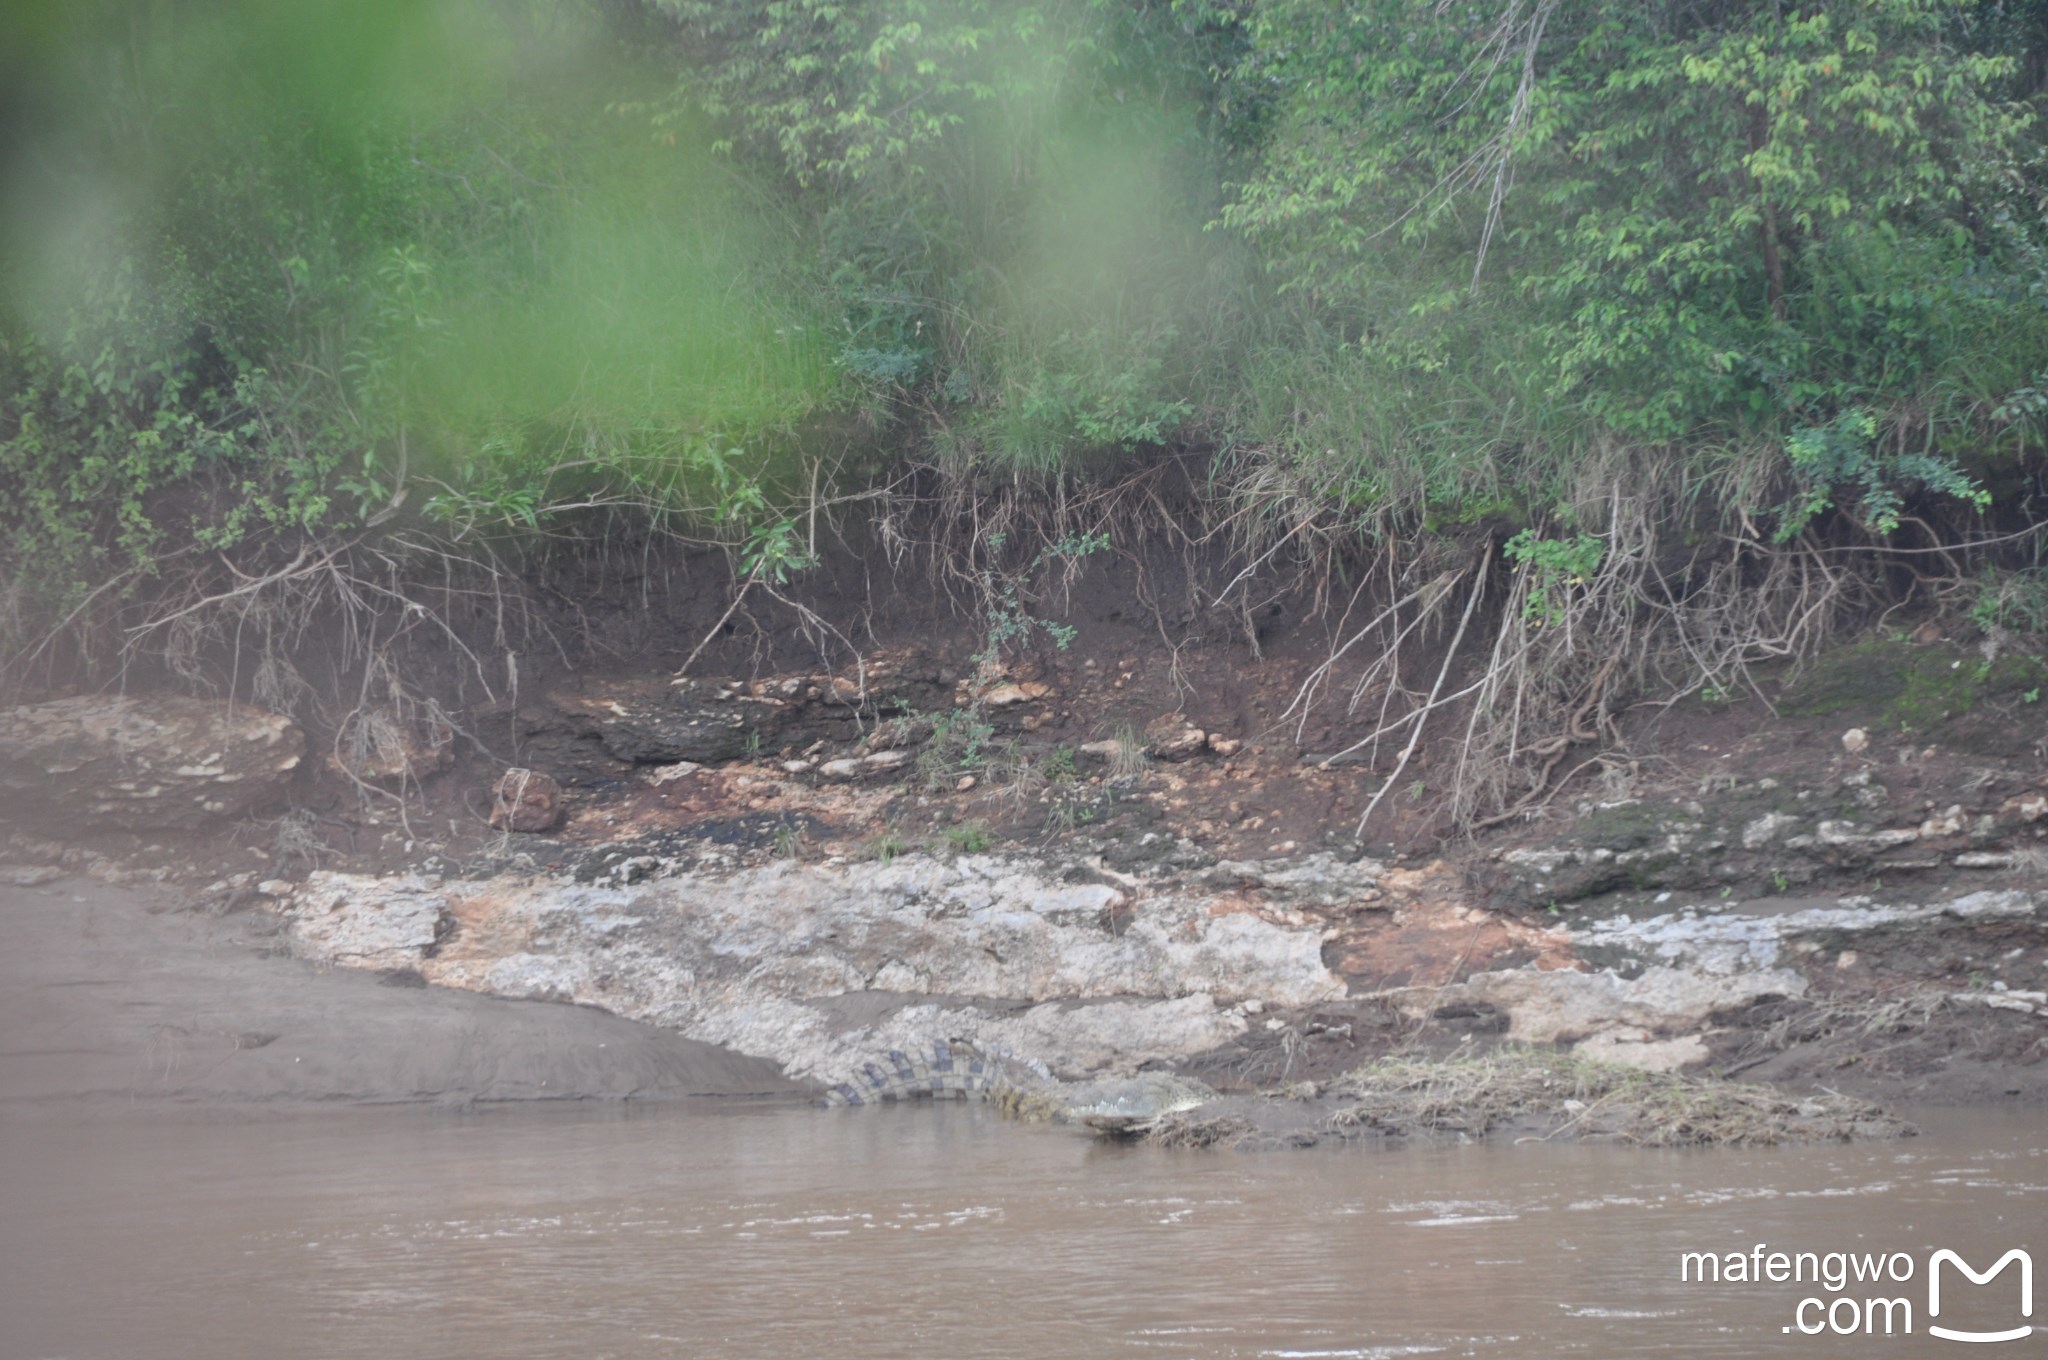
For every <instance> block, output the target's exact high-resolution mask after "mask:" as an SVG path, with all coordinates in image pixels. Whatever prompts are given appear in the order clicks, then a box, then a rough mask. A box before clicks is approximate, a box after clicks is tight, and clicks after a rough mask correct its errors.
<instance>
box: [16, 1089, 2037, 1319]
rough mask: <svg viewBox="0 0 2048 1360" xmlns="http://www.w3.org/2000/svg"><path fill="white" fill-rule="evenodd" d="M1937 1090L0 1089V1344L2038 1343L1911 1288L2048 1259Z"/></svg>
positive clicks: (2033, 1139)
mask: <svg viewBox="0 0 2048 1360" xmlns="http://www.w3.org/2000/svg"><path fill="white" fill-rule="evenodd" d="M1917 1113H1918V1116H1919V1118H1920V1120H1921V1123H1922V1126H1923V1128H1924V1129H1925V1130H1926V1132H1925V1135H1924V1136H1922V1137H1920V1138H1917V1139H1912V1140H1908V1141H1905V1142H1902V1143H1886V1144H1867V1145H1857V1146H1835V1145H1831V1146H1825V1147H1815V1148H1801V1149H1787V1150H1768V1151H1746V1152H1669V1151H1663V1152H1659V1151H1641V1150H1633V1149H1627V1148H1616V1147H1594V1146H1576V1147H1575V1146H1550V1145H1527V1144H1524V1145H1517V1144H1514V1143H1512V1142H1508V1143H1502V1144H1494V1143H1487V1144H1475V1145H1468V1146H1456V1147H1450V1146H1441V1147H1423V1146H1414V1147H1362V1148H1354V1149H1350V1150H1344V1151H1336V1152H1332V1151H1327V1150H1318V1151H1314V1152H1305V1153H1287V1154H1275V1153H1265V1154H1236V1153H1226V1152H1206V1153H1190V1152H1164V1151H1159V1150H1156V1149H1147V1148H1123V1147H1113V1146H1105V1145H1099V1144H1096V1143H1094V1142H1091V1141H1090V1140H1088V1139H1087V1138H1085V1137H1083V1136H1079V1135H1077V1134H1074V1133H1072V1132H1070V1131H1068V1130H1064V1129H1059V1128H1050V1127H1028V1126H1019V1125H1016V1124H1012V1123H1007V1122H1004V1121H1002V1120H1000V1119H998V1118H996V1117H994V1116H993V1115H992V1114H991V1113H990V1112H988V1111H987V1110H985V1109H982V1108H980V1107H972V1106H970V1107H960V1106H938V1107H931V1106H925V1107H909V1108H891V1109H883V1110H866V1111H817V1110H812V1109H809V1108H804V1107H799V1106H793V1105H790V1104H787V1103H776V1104H746V1103H717V1102H704V1103H699V1104H695V1105H684V1106H667V1107H655V1108H647V1109H632V1108H626V1107H618V1106H611V1107H601V1106H585V1107H571V1108H560V1109H534V1108H530V1107H529V1108H523V1109H497V1110H491V1111H488V1112H484V1113H472V1114H450V1113H445V1112H442V1113H435V1112H426V1111H419V1110H402V1109H395V1110H353V1111H335V1112H332V1113H319V1114H309V1115H295V1116H282V1115H266V1116H251V1117H236V1116H230V1115H223V1114H218V1113H215V1114H212V1115H202V1114H198V1113H192V1114H181V1115H172V1116H166V1115H156V1116H137V1117H134V1118H126V1119H109V1118H105V1117H98V1118H93V1119H89V1120H84V1121H80V1122H53V1121H47V1120H39V1121H33V1122H26V1123H17V1124H12V1125H7V1124H0V1357H5V1360H17V1358H27V1360H56V1358H57V1357H63V1358H64V1360H112V1358H114V1357H121V1358H123V1360H126V1358H128V1357H134V1358H135V1360H177V1358H178V1357H191V1358H192V1360H235V1358H236V1357H252V1358H254V1357H261V1358H262V1360H284V1358H287V1357H293V1358H299V1360H310V1358H312V1357H330V1356H332V1357H358V1356H360V1357H371V1356H379V1357H381V1356H421V1357H442V1356H447V1357H471V1356H477V1357H481V1356H491V1357H529V1356H531V1357H552V1356H562V1357H570V1356H574V1357H579V1360H605V1358H608V1357H619V1358H620V1360H624V1358H626V1357H634V1358H636V1360H637V1358H639V1357H650V1358H651V1357H698V1356H739V1357H752V1356H759V1357H829V1360H866V1358H867V1357H897V1356H901V1357H915V1358H916V1360H953V1358H954V1357H1007V1356H1016V1357H1068V1356H1091V1357H1092V1356H1111V1357H1115V1356H1129V1357H1148V1358H1149V1357H1210V1356H1247V1357H1254V1356H1255V1357H1274V1358H1275V1360H1311V1358H1314V1360H1324V1358H1329V1360H1336V1358H1337V1357H1355V1358H1359V1360H1364V1358H1368V1357H1370V1358H1373V1360H1377V1358H1379V1357H1398V1356H1480V1357H1516V1358H1518V1360H1519V1358H1521V1357H1542V1356H1574V1357H1591V1358H1593V1360H1606V1358H1613V1360H1621V1358H1623V1357H1631V1358H1632V1357H1645V1356H1754V1355H1788V1356H1789V1355H1808V1356H1851V1355H1857V1356H1860V1355H1884V1356H1920V1355H1928V1356H1939V1355H1943V1354H1951V1355H1962V1354H1972V1353H1977V1354H1983V1353H1990V1354H1996V1355H2000V1356H2004V1355H2011V1356H2014V1357H2024V1356H2043V1357H2048V1327H2043V1328H2038V1329H2035V1330H2033V1331H2031V1332H2028V1331H2026V1330H2025V1329H2027V1328H2028V1327H2030V1326H2031V1325H2032V1324H2034V1323H2048V1296H2044V1297H2043V1298H2042V1299H2041V1300H2040V1301H2039V1302H2038V1303H2035V1304H2034V1312H2033V1316H2032V1318H2031V1319H2029V1318H2028V1317H2026V1316H2025V1315H2024V1314H2023V1313H2022V1310H2021V1302H2022V1300H2021V1298H2020V1289H2019V1285H2018V1283H2017V1281H2018V1277H2019V1275H2020V1273H2021V1272H2020V1271H2018V1270H2015V1269H2007V1270H2005V1271H2003V1272H2002V1273H2000V1274H1999V1275H1997V1276H1993V1277H1989V1278H1988V1282H1987V1283H1984V1284H1982V1285H1976V1284H1971V1283H1970V1282H1969V1281H1968V1280H1967V1279H1966V1278H1965V1277H1964V1276H1962V1275H1960V1274H1958V1273H1957V1272H1956V1270H1955V1269H1954V1268H1953V1267H1951V1266H1942V1267H1938V1268H1937V1273H1936V1276H1935V1278H1936V1279H1938V1280H1939V1282H1940V1289H1941V1291H1942V1292H1941V1296H1940V1298H1939V1299H1938V1300H1936V1302H1938V1303H1939V1304H1940V1308H1941V1312H1940V1314H1939V1316H1929V1314H1928V1307H1927V1306H1928V1304H1929V1302H1930V1299H1929V1289H1928V1285H1929V1278H1928V1264H1929V1258H1930V1256H1931V1254H1932V1253H1933V1252H1935V1251H1937V1250H1940V1249H1943V1248H1947V1249H1950V1250H1953V1251H1955V1252H1957V1253H1958V1254H1959V1255H1960V1256H1962V1257H1963V1258H1965V1263H1966V1264H1968V1265H1970V1266H1972V1267H1974V1268H1975V1269H1976V1270H1977V1271H1979V1272H1986V1271H1988V1270H1989V1268H1990V1267H1991V1265H1992V1264H1993V1262H1994V1261H1995V1260H1997V1258H1998V1257H1999V1256H2000V1254H2001V1253H2004V1252H2006V1251H2007V1250H2008V1249H2010V1248H2014V1247H2019V1248H2025V1249H2028V1250H2029V1251H2030V1252H2031V1253H2032V1257H2033V1258H2034V1259H2038V1260H2039V1261H2040V1263H2041V1265H2042V1266H2043V1268H2044V1269H2048V1213H2044V1209H2048V1121H2044V1120H2043V1118H2042V1117H2041V1116H2039V1115H2036V1116H2034V1117H2031V1118H2027V1117H2020V1116H2007V1115H1995V1116H1994V1115H1985V1114H1971V1113H1962V1112H1952V1111H1951V1112H1943V1111H1935V1112H1927V1111H1921V1112H1917ZM1781 1251H1782V1252H1783V1253H1785V1256H1784V1257H1782V1258H1780V1259H1779V1261H1778V1262H1776V1263H1774V1262H1773V1261H1772V1259H1771V1254H1772V1253H1776V1252H1781ZM1689 1252H1696V1253H1710V1254H1712V1256H1713V1257H1714V1265H1715V1268H1716V1269H1717V1270H1718V1271H1720V1272H1723V1274H1724V1278H1722V1279H1720V1280H1719V1281H1718V1282H1714V1281H1707V1282H1702V1281H1700V1280H1699V1279H1697V1278H1696V1277H1695V1278H1682V1275H1683V1274H1685V1273H1687V1270H1688V1267H1687V1266H1686V1264H1685V1254H1686V1253H1689ZM1738 1253H1739V1254H1741V1262H1742V1264H1740V1265H1737V1264H1735V1263H1734V1262H1733V1261H1731V1260H1730V1259H1729V1258H1730V1257H1731V1256H1733V1255H1735V1254H1738ZM1797 1253H1810V1257H1809V1258H1808V1259H1806V1260H1801V1259H1798V1257H1797V1255H1796V1254H1797ZM1829 1253H1843V1255H1839V1256H1833V1257H1830V1256H1829V1255H1828V1254H1829ZM1690 1264H1691V1266H1696V1267H1698V1268H1699V1269H1702V1270H1704V1269H1705V1268H1706V1267H1705V1266H1704V1265H1702V1264H1701V1263H1700V1261H1699V1260H1698V1259H1694V1260H1693V1261H1692V1262H1691V1263H1690ZM1774 1264H1775V1265H1782V1266H1783V1267H1784V1269H1785V1270H1788V1271H1791V1272H1792V1273H1791V1274H1784V1275H1781V1276H1780V1277H1779V1278H1778V1279H1772V1278H1768V1275H1769V1272H1770V1271H1771V1270H1772V1269H1773V1268H1774ZM2014 1264H2017V1263H2014ZM2029 1264H2031V1262H2029ZM1861 1267H1868V1268H1870V1269H1871V1270H1872V1271H1873V1272H1874V1273H1876V1274H1877V1275H1878V1276H1879V1278H1878V1280H1876V1281H1875V1282H1873V1281H1872V1280H1870V1279H1869V1278H1867V1277H1866V1278H1865V1279H1863V1280H1860V1281H1859V1280H1856V1279H1854V1278H1853V1273H1854V1271H1855V1270H1856V1269H1858V1268H1861ZM1831 1269H1832V1270H1833V1271H1834V1275H1833V1279H1834V1281H1835V1282H1837V1283H1839V1284H1840V1287H1839V1288H1831V1287H1830V1281H1829V1280H1828V1279H1825V1278H1819V1277H1818V1276H1817V1275H1816V1274H1814V1273H1806V1274H1801V1273H1800V1272H1802V1271H1811V1272H1826V1271H1828V1270H1831ZM1902 1272H1903V1273H1904V1275H1905V1278H1904V1279H1903V1280H1902V1279H1901V1278H1900V1275H1901V1273H1902ZM1735 1276H1745V1277H1747V1278H1743V1279H1737V1278H1733V1277H1735ZM1758 1277H1763V1278H1758ZM2042 1283H2043V1285H2044V1286H2048V1281H2043V1282H2042ZM1873 1299H1889V1300H1891V1301H1892V1302H1890V1303H1886V1304H1880V1305H1872V1304H1871V1302H1870V1301H1871V1300H1873ZM1802 1324H1803V1325H1804V1327H1805V1328H1807V1329H1811V1334H1809V1332H1808V1331H1807V1330H1802ZM1935 1325H1944V1326H1946V1327H1948V1328H1949V1329H1950V1330H1959V1331H1960V1330H1974V1331H1979V1332H1991V1331H2014V1330H2018V1331H2019V1332H2020V1335H2019V1336H2018V1337H2017V1338H2016V1342H2015V1344H2005V1345H1999V1346H1994V1347H1992V1348H1990V1350H1989V1351H1988V1352H1986V1350H1985V1349H1984V1348H1983V1347H1981V1346H1980V1347H1976V1348H1975V1349H1974V1350H1973V1348H1972V1347H1970V1346H1968V1345H1959V1344H1957V1343H1956V1342H1954V1341H1949V1340H1943V1339H1940V1338H1939V1337H1937V1336H1936V1335H1934V1334H1932V1333H1931V1332H1930V1331H1929V1330H1928V1329H1929V1328H1930V1327H1931V1326H1935ZM1908 1328H1910V1331H1908V1330H1907V1329H1908ZM1887 1329H1888V1330H1889V1331H1890V1332H1891V1333H1892V1335H1891V1336H1890V1337H1889V1338H1886V1337H1885V1336H1884V1335H1883V1333H1884V1332H1885V1331H1886V1330H1887Z"/></svg>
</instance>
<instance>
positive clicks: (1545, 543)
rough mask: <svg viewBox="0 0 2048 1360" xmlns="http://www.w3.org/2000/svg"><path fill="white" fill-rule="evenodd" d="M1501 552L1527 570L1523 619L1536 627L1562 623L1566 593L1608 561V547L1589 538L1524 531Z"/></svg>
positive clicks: (1581, 584)
mask: <svg viewBox="0 0 2048 1360" xmlns="http://www.w3.org/2000/svg"><path fill="white" fill-rule="evenodd" d="M1501 551H1502V552H1504V553H1506V554H1507V557H1508V560H1509V561H1510V562H1513V563H1514V564H1515V565H1516V566H1518V567H1527V568H1528V569H1529V602H1528V604H1527V605H1525V606H1524V608H1523V614H1524V617H1526V618H1527V619H1528V620H1529V622H1531V623H1534V624H1539V625H1546V626H1555V625H1557V624H1560V623H1562V622H1564V615H1565V605H1566V600H1567V598H1568V591H1569V590H1570V588H1571V587H1573V586H1583V585H1585V584H1586V582H1588V581H1590V580H1591V579H1592V578H1593V576H1594V574H1595V573H1596V572H1598V571H1599V570H1600V564H1601V563H1602V562H1604V561H1606V560H1607V544H1606V542H1605V541H1603V540H1601V539H1599V538H1595V537H1594V536H1593V535H1591V534H1579V535H1578V536H1577V537H1574V538H1538V537H1537V536H1536V531H1535V530H1534V529H1524V530H1522V532H1520V533H1519V534H1516V535H1515V536H1514V537H1513V538H1511V539H1509V540H1508V541H1507V542H1506V543H1505V544H1503V545H1502V547H1501Z"/></svg>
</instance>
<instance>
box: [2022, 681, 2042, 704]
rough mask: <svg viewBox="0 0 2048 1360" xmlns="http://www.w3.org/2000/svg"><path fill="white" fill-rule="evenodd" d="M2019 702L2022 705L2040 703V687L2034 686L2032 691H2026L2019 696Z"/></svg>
mask: <svg viewBox="0 0 2048 1360" xmlns="http://www.w3.org/2000/svg"><path fill="white" fill-rule="evenodd" d="M2020 702H2021V703H2023V704H2038V703H2040V702H2041V687H2040V686H2039V685H2036V686H2034V687H2033V688H2032V689H2030V690H2028V691H2027V692H2026V693H2024V694H2022V695H2020Z"/></svg>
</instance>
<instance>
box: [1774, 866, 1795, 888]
mask: <svg viewBox="0 0 2048 1360" xmlns="http://www.w3.org/2000/svg"><path fill="white" fill-rule="evenodd" d="M1771 886H1772V887H1774V888H1776V889H1777V890H1778V891H1779V892H1784V891H1785V890H1786V889H1787V888H1789V887H1791V886H1792V880H1791V879H1789V878H1787V877H1785V871H1784V870H1783V869H1774V870H1772V871H1771Z"/></svg>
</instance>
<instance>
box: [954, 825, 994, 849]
mask: <svg viewBox="0 0 2048 1360" xmlns="http://www.w3.org/2000/svg"><path fill="white" fill-rule="evenodd" d="M946 840H947V842H948V843H949V844H951V845H952V847H953V848H954V849H955V850H958V851H959V852H960V853H961V854H963V855H977V854H980V853H981V852H982V851H984V850H986V849H988V847H989V834H988V826H987V825H986V824H985V823H982V822H962V823H961V824H960V825H958V826H949V827H947V828H946Z"/></svg>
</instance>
